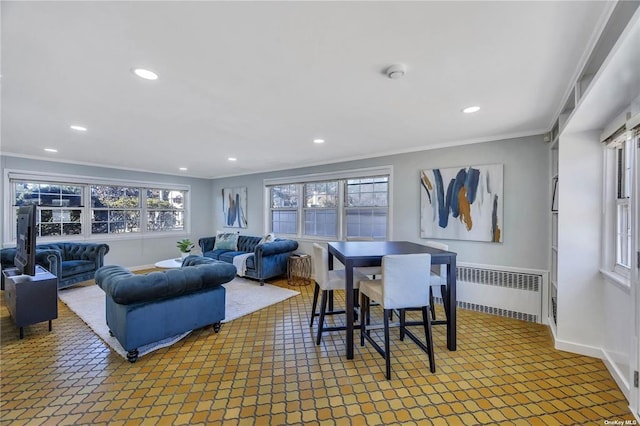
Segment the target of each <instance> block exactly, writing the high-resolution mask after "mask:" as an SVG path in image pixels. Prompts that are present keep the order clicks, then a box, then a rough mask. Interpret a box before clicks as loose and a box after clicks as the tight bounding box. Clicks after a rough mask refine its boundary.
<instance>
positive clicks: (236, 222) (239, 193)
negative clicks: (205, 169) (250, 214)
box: [222, 186, 247, 228]
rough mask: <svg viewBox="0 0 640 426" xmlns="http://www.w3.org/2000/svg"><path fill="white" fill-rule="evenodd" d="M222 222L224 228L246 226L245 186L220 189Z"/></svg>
mask: <svg viewBox="0 0 640 426" xmlns="http://www.w3.org/2000/svg"><path fill="white" fill-rule="evenodd" d="M222 214H223V218H222V223H224V227H225V228H246V227H247V187H246V186H242V187H239V188H223V189H222Z"/></svg>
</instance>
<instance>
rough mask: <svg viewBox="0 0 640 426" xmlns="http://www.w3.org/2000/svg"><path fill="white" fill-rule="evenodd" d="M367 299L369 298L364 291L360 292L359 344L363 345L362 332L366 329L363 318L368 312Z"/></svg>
mask: <svg viewBox="0 0 640 426" xmlns="http://www.w3.org/2000/svg"><path fill="white" fill-rule="evenodd" d="M368 301H369V298H368V297H367V296H366V295H365V294H364V293H360V346H364V333H366V330H367V323H366V321H365V318H367V315H368V314H369V306H368V305H369V303H368Z"/></svg>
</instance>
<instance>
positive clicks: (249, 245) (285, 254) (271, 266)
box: [198, 235, 298, 285]
mask: <svg viewBox="0 0 640 426" xmlns="http://www.w3.org/2000/svg"><path fill="white" fill-rule="evenodd" d="M260 240H261V238H260V237H252V236H249V235H240V236H239V237H238V250H237V251H232V250H220V249H218V250H214V249H213V248H214V246H215V242H216V237H205V238H200V239H199V240H198V245H199V246H200V249H202V255H203V256H205V257H210V258H212V259H215V260H221V261H223V262H227V263H233V258H234V257H235V256H238V255H240V254H245V253H253V256H250V257H248V258H247V263H246V265H247V269H246V271H245V275H244V276H246V277H249V278H253V279H256V280H260V285H263V284H264V280H266V279H269V278H273V277H277V276H278V275H282V274H286V273H287V261H288V259H289V255H290V254H291V253H293V252H294V251H295V250H296V249H297V248H298V242H297V241H294V240H286V239H280V238H276V240H275V241H272V242H269V243H262V244H259V243H260Z"/></svg>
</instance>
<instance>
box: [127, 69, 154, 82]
mask: <svg viewBox="0 0 640 426" xmlns="http://www.w3.org/2000/svg"><path fill="white" fill-rule="evenodd" d="M133 73H134V74H135V75H137V76H138V77H140V78H144V79H145V80H157V79H158V74H156V73H155V72H153V71H149V70H146V69H144V68H134V69H133Z"/></svg>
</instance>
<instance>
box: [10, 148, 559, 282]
mask: <svg viewBox="0 0 640 426" xmlns="http://www.w3.org/2000/svg"><path fill="white" fill-rule="evenodd" d="M491 163H502V164H504V191H505V193H504V226H503V239H504V242H503V243H500V244H495V243H484V242H463V241H454V240H444V242H446V243H448V244H449V247H450V249H451V250H453V251H456V252H457V253H458V256H459V257H458V261H459V262H469V263H478V264H485V265H502V266H511V267H523V268H533V269H545V270H546V269H548V263H549V259H548V247H549V228H548V227H549V214H550V213H549V205H550V195H549V151H548V146H547V145H546V144H545V143H544V142H543V141H542V136H532V137H526V138H517V139H509V140H501V141H495V142H487V143H480V144H473V145H464V146H459V147H453V148H443V149H437V150H429V151H420V152H412V153H408V154H399V155H392V156H385V157H378V158H372V159H367V160H358V161H350V162H344V163H335V164H329V165H324V166H315V167H305V168H298V169H291V170H286V171H278V172H271V173H260V174H253V175H245V176H238V177H231V178H224V179H215V180H206V179H191V178H185V177H181V176H172V175H162V174H154V173H144V172H134V171H126V170H117V169H110V168H103V167H92V166H83V165H74V164H66V163H58V162H51V161H40V160H31V159H25V158H18V157H8V156H0V164H1V166H2V175H3V177H4V176H5V175H6V173H5V170H7V169H12V170H22V171H39V172H49V173H58V174H70V175H80V176H92V177H102V178H107V179H109V178H112V179H125V180H133V181H144V182H157V183H176V184H181V185H190V186H191V221H192V223H191V233H190V235H188V236H187V237H189V238H191V239H192V240H194V241H197V239H198V238H200V237H203V236H209V235H215V232H216V230H218V229H224V228H223V227H222V195H221V194H222V188H226V187H238V186H246V187H247V188H248V193H247V196H248V201H247V204H248V205H247V208H248V212H247V220H248V227H247V228H246V229H243V230H242V231H241V233H242V234H246V235H262V234H263V232H264V230H265V224H264V179H267V178H275V177H285V176H297V175H304V174H310V173H322V172H330V171H343V170H351V169H359V168H366V167H374V166H388V165H391V166H393V170H394V176H393V223H392V232H393V238H394V239H396V240H408V241H414V242H418V243H419V242H421V241H424V240H422V239H421V238H420V192H419V171H420V170H422V169H431V168H438V167H440V168H445V167H454V166H467V165H472V164H478V165H480V164H491ZM2 190H3V191H4V187H3V189H2ZM2 200H3V203H6V202H7V201H6V197H5V196H4V195H2ZM5 210H6V209H5V208H3V209H0V215H2V216H0V223H2V224H4V223H5V222H4V214H5ZM180 238H183V237H182V236H180ZM177 239H178V238H176V236H170V237H163V238H159V237H155V236H151V237H145V238H134V239H124V238H117V237H116V238H115V239H112V240H109V241H108V243H109V245H110V247H111V252H110V253H109V255H108V256H107V263H110V264H121V265H124V266H140V265H148V264H152V263H154V262H155V261H157V260H159V259H164V258H169V257H173V256H176V255H177V251H176V248H175V242H176V240H177ZM6 243H7V242H6V241H5V244H6ZM302 247H303V248H304V247H308V244H304V243H303V244H302ZM305 251H306V250H305Z"/></svg>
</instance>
